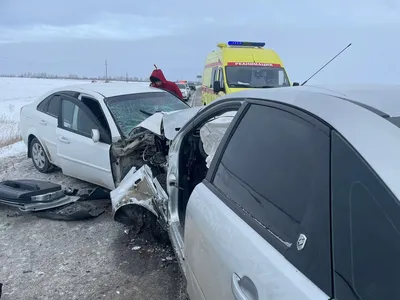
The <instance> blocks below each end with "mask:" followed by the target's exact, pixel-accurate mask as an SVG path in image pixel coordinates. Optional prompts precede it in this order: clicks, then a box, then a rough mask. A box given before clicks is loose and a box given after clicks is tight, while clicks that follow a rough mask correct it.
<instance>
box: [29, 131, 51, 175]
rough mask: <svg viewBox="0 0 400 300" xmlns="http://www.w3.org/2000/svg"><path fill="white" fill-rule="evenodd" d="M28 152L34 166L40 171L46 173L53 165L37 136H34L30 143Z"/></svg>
mask: <svg viewBox="0 0 400 300" xmlns="http://www.w3.org/2000/svg"><path fill="white" fill-rule="evenodd" d="M29 147H30V152H31V156H32V162H33V165H34V166H35V168H36V169H37V170H38V171H39V172H41V173H48V172H50V171H51V170H52V169H53V165H52V164H51V163H50V161H49V159H48V158H47V155H46V152H45V151H44V148H43V146H42V144H41V143H40V142H39V140H38V139H37V138H34V139H33V140H32V141H31V143H30V145H29Z"/></svg>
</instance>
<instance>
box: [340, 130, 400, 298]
mask: <svg viewBox="0 0 400 300" xmlns="http://www.w3.org/2000/svg"><path fill="white" fill-rule="evenodd" d="M332 222H333V229H332V230H333V231H332V232H333V250H334V251H333V253H334V260H333V261H334V268H335V283H336V284H335V289H336V291H335V294H336V298H338V299H348V300H355V299H357V300H375V299H400V285H399V278H400V202H399V199H397V198H396V197H395V196H394V195H393V194H392V193H391V191H390V190H389V189H388V188H387V186H386V185H385V184H384V182H383V181H382V180H381V179H380V178H379V176H378V175H377V174H376V173H375V172H374V171H373V170H372V169H371V167H370V166H369V165H368V164H367V163H366V162H365V161H364V159H363V158H362V157H361V156H360V155H359V154H358V153H357V151H356V150H354V149H353V148H352V147H351V146H350V145H349V144H348V142H347V141H346V140H344V139H343V138H342V137H341V136H339V135H338V134H336V133H334V134H333V135H332Z"/></svg>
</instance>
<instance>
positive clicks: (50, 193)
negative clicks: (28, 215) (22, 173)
mask: <svg viewBox="0 0 400 300" xmlns="http://www.w3.org/2000/svg"><path fill="white" fill-rule="evenodd" d="M79 198H80V197H75V196H70V195H66V194H65V192H64V191H63V189H62V187H61V185H59V184H55V183H52V182H48V181H41V180H27V179H23V180H6V181H3V182H0V203H2V204H6V205H9V206H14V207H18V208H19V209H20V210H22V211H39V210H45V209H50V208H55V207H59V206H62V205H65V204H68V203H72V202H75V201H77V200H78V199H79Z"/></svg>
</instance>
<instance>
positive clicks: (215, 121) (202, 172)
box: [178, 110, 237, 226]
mask: <svg viewBox="0 0 400 300" xmlns="http://www.w3.org/2000/svg"><path fill="white" fill-rule="evenodd" d="M236 112H237V111H232V110H231V111H228V112H223V113H220V114H219V115H217V116H214V117H212V118H210V119H208V120H207V121H206V122H205V123H203V124H201V125H199V126H198V127H196V128H195V129H193V130H192V131H191V132H190V133H188V134H187V135H186V136H185V137H184V139H183V142H182V146H181V147H182V148H181V150H180V157H179V166H180V171H179V174H182V175H181V176H179V177H180V182H179V186H180V187H181V188H182V189H180V192H179V204H178V207H179V219H180V223H181V225H182V226H183V225H184V222H185V212H186V206H187V203H188V201H189V198H190V195H191V194H192V192H193V190H194V188H195V187H196V186H197V185H198V184H199V183H201V182H202V181H203V179H204V178H205V177H206V175H207V172H208V168H209V167H210V164H211V162H212V159H213V158H214V155H215V152H216V151H217V148H218V146H219V144H220V142H221V140H222V138H223V136H224V134H225V132H226V130H227V129H228V127H229V125H230V124H231V122H232V120H233V118H234V117H235V115H236Z"/></svg>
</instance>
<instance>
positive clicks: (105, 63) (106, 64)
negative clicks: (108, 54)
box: [104, 59, 108, 81]
mask: <svg viewBox="0 0 400 300" xmlns="http://www.w3.org/2000/svg"><path fill="white" fill-rule="evenodd" d="M104 65H105V66H106V81H107V78H108V63H107V59H106V60H105V62H104Z"/></svg>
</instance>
